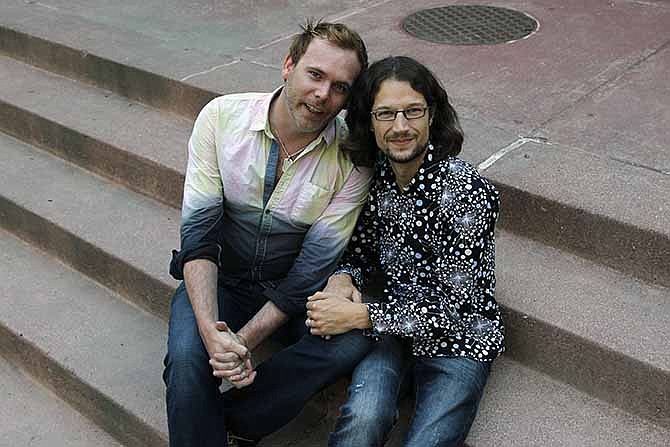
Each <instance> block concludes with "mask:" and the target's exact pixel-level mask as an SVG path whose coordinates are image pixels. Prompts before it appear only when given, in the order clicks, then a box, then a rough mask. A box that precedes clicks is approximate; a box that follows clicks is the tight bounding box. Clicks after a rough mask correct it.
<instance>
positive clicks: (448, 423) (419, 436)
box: [328, 336, 490, 447]
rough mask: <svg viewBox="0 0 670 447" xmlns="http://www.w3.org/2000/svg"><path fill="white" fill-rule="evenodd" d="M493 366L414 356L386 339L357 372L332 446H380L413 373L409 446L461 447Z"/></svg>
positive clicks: (406, 442)
mask: <svg viewBox="0 0 670 447" xmlns="http://www.w3.org/2000/svg"><path fill="white" fill-rule="evenodd" d="M489 371H490V364H488V363H480V362H477V361H474V360H471V359H468V358H463V357H432V358H424V357H412V355H411V353H410V347H409V346H408V345H407V344H406V343H404V342H403V341H401V340H400V339H399V338H396V337H390V336H387V337H383V338H382V340H381V341H380V342H379V343H378V344H377V346H376V347H375V348H374V349H373V350H372V351H371V352H370V353H369V354H368V355H367V356H366V357H365V358H364V359H363V361H361V363H360V364H359V365H358V366H357V367H356V369H355V370H354V373H353V377H352V381H351V386H350V387H349V395H348V400H347V402H346V403H345V404H344V405H343V406H342V408H341V412H340V416H339V418H338V419H337V424H336V426H335V430H334V432H333V433H331V435H330V438H329V440H328V445H329V446H330V447H350V446H356V447H381V446H383V445H384V443H385V441H386V440H387V437H388V435H389V432H390V431H391V428H392V427H393V424H394V422H395V415H396V407H397V405H396V404H397V401H398V397H399V393H400V389H401V386H400V385H401V383H402V381H403V379H404V378H405V376H406V374H407V373H410V372H411V373H412V374H413V379H414V389H415V401H416V403H415V408H414V416H413V418H412V422H411V424H410V428H409V431H408V433H407V435H406V436H405V438H404V441H403V446H405V447H432V446H445V447H447V446H449V447H452V446H453V447H456V446H460V445H461V444H462V443H463V441H464V440H465V438H466V436H467V435H468V432H469V431H470V427H471V426H472V422H473V421H474V419H475V415H476V413H477V407H478V405H479V401H480V399H481V396H482V393H483V391H484V385H485V384H486V380H487V379H488V376H489Z"/></svg>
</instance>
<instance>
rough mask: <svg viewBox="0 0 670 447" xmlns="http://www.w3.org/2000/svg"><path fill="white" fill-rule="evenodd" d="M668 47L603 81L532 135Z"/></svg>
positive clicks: (662, 47)
mask: <svg viewBox="0 0 670 447" xmlns="http://www.w3.org/2000/svg"><path fill="white" fill-rule="evenodd" d="M668 47H670V40H668V41H666V42H665V43H663V44H662V45H661V46H659V47H658V48H656V49H654V50H652V51H650V52H648V53H646V54H643V55H642V56H641V57H640V58H638V59H637V60H635V61H633V62H631V63H630V64H629V65H627V66H625V67H624V68H623V69H621V71H620V72H619V73H618V74H615V75H613V76H612V77H610V78H609V79H605V80H604V81H602V82H601V83H600V84H598V85H596V86H595V87H593V88H592V89H591V90H589V91H587V92H586V93H584V94H583V95H582V96H581V97H580V98H578V99H577V100H575V101H574V102H573V103H571V104H569V105H567V106H565V107H563V108H562V109H561V110H559V111H558V112H556V113H554V114H553V115H552V116H550V117H549V118H547V119H546V120H544V121H543V122H542V123H540V124H539V125H538V126H537V127H536V128H535V129H533V130H532V132H531V133H532V134H536V133H539V132H540V131H542V130H543V129H544V128H545V127H546V126H547V125H548V124H550V123H552V122H553V121H555V120H557V119H558V118H560V117H562V116H563V115H565V114H566V113H567V112H568V111H569V110H571V109H574V108H575V107H576V106H578V105H579V104H582V103H583V102H584V101H586V100H587V99H589V98H591V97H592V96H593V95H594V94H595V93H596V92H598V91H600V90H602V89H604V88H605V87H607V86H608V85H611V84H613V83H615V82H616V81H618V80H619V79H621V78H622V77H624V76H625V75H626V74H627V73H628V72H629V71H630V70H632V69H634V68H636V67H639V66H640V65H642V64H643V63H644V62H646V61H647V60H649V59H651V58H652V57H654V56H656V55H657V54H659V53H660V52H661V51H664V50H665V49H666V48H668Z"/></svg>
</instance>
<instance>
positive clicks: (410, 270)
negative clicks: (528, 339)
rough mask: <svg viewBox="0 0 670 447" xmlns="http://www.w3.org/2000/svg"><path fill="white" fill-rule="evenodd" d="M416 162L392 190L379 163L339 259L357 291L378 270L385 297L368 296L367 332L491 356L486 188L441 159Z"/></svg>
mask: <svg viewBox="0 0 670 447" xmlns="http://www.w3.org/2000/svg"><path fill="white" fill-rule="evenodd" d="M427 151H428V152H427V154H426V157H425V159H424V161H423V164H422V166H421V167H420V168H419V170H418V171H417V173H416V175H415V176H414V178H413V179H412V181H411V182H410V184H409V185H408V186H407V187H406V188H404V189H402V190H401V189H400V188H399V187H398V186H397V185H396V182H395V175H394V173H393V170H392V169H391V166H390V164H389V162H388V160H384V161H382V162H380V164H379V165H378V166H377V170H376V174H375V177H374V180H373V184H372V187H371V190H370V196H369V198H368V202H367V203H366V205H365V207H364V208H363V211H362V212H361V215H360V217H359V220H358V223H357V225H356V229H355V230H354V233H353V236H352V238H351V241H350V243H349V246H348V248H347V251H346V253H345V255H344V257H343V258H342V261H341V262H340V267H339V268H338V271H337V273H348V274H350V275H351V276H352V278H353V280H354V283H355V284H356V285H357V286H358V287H359V288H364V287H365V284H366V280H367V279H368V278H369V276H370V275H371V274H372V273H373V272H374V271H375V270H377V269H381V271H382V273H383V276H384V280H385V289H384V295H383V296H382V297H381V299H380V301H379V302H373V303H368V304H367V307H368V311H369V314H370V320H371V322H372V327H373V330H372V333H373V334H374V333H376V334H382V333H383V334H391V335H398V336H402V337H408V338H411V339H412V353H413V355H415V356H421V357H435V356H463V357H469V358H471V359H473V360H478V361H492V360H493V359H495V358H496V357H497V356H498V355H499V354H500V353H502V352H503V351H504V327H503V322H502V319H501V316H500V309H499V308H498V304H497V303H496V300H495V272H494V270H495V241H494V227H495V223H496V219H497V216H498V211H499V195H498V191H497V190H496V189H495V187H494V186H493V185H492V184H491V183H489V182H488V181H487V180H486V179H484V178H483V177H481V176H480V175H479V173H478V172H477V170H476V169H475V168H474V167H473V166H471V165H470V164H468V163H466V162H464V161H462V160H460V159H458V158H455V157H450V158H447V159H445V160H441V161H433V151H434V150H433V148H432V146H430V145H429V148H428V150H427Z"/></svg>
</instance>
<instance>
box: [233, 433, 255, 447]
mask: <svg viewBox="0 0 670 447" xmlns="http://www.w3.org/2000/svg"><path fill="white" fill-rule="evenodd" d="M257 445H258V441H254V440H252V439H246V438H242V437H241V436H237V435H234V434H232V433H231V432H228V447H256V446H257Z"/></svg>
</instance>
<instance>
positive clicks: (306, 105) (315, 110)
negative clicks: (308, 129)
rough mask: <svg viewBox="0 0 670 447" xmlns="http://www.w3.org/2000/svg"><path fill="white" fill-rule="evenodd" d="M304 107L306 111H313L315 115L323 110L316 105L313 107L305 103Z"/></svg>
mask: <svg viewBox="0 0 670 447" xmlns="http://www.w3.org/2000/svg"><path fill="white" fill-rule="evenodd" d="M305 108H306V109H307V111H309V112H310V113H313V114H315V115H321V114H322V113H323V110H321V109H319V108H318V107H314V106H312V105H310V104H307V103H305Z"/></svg>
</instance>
